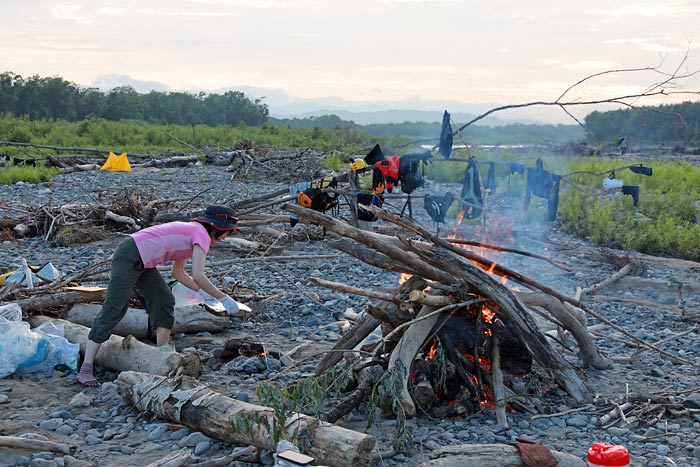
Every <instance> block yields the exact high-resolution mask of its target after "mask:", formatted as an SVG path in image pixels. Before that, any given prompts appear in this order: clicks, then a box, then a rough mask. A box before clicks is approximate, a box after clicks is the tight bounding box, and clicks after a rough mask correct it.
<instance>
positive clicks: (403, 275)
mask: <svg viewBox="0 0 700 467" xmlns="http://www.w3.org/2000/svg"><path fill="white" fill-rule="evenodd" d="M411 277H413V274H408V273H407V272H402V273H401V276H399V284H403V283H404V282H406V281H407V280H409V279H410V278H411Z"/></svg>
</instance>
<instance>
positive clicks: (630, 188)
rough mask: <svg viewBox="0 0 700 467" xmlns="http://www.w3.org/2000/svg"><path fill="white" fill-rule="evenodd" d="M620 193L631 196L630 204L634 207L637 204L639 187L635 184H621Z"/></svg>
mask: <svg viewBox="0 0 700 467" xmlns="http://www.w3.org/2000/svg"><path fill="white" fill-rule="evenodd" d="M622 194H623V195H629V196H631V197H632V204H633V205H634V207H635V208H636V207H637V205H639V187H638V186H636V185H623V186H622Z"/></svg>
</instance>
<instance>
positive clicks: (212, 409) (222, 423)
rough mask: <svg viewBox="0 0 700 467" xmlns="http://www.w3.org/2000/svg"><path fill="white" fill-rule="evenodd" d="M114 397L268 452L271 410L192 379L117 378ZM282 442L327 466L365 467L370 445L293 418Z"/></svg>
mask: <svg viewBox="0 0 700 467" xmlns="http://www.w3.org/2000/svg"><path fill="white" fill-rule="evenodd" d="M119 392H120V393H121V395H122V398H123V399H124V401H125V402H127V403H129V404H132V405H133V406H134V407H135V408H136V409H138V410H140V411H142V412H144V413H154V414H156V415H157V416H159V417H161V418H164V419H166V420H170V421H173V422H176V423H180V424H183V425H186V426H187V427H189V428H191V429H193V431H201V432H202V433H204V434H205V435H207V436H211V437H213V438H216V439H219V440H221V441H224V442H227V443H235V444H243V445H253V446H256V447H259V448H263V449H267V450H270V451H274V450H275V448H276V442H275V440H274V439H275V437H274V434H275V433H274V432H273V429H272V427H274V426H275V410H274V409H273V408H270V407H263V406H259V405H254V404H249V403H246V402H241V401H239V400H236V399H233V398H231V397H227V396H224V395H222V394H219V393H217V392H214V391H212V390H210V389H208V388H207V387H206V386H203V385H200V384H199V383H198V382H197V381H196V380H194V379H193V378H188V377H178V378H163V377H158V376H155V375H149V374H144V373H138V372H133V371H126V372H122V373H121V374H120V375H119ZM282 431H283V432H282V433H279V434H280V435H281V437H282V438H283V439H287V440H290V441H294V440H297V439H298V438H299V437H301V436H303V438H304V440H305V441H306V442H308V443H310V444H309V445H307V448H308V449H307V453H308V454H309V455H310V456H313V457H315V458H316V461H317V462H318V463H321V464H327V465H330V466H338V467H349V466H357V467H361V466H369V465H371V452H372V450H373V449H374V446H375V443H376V440H375V438H374V437H373V436H370V435H367V434H364V433H358V432H356V431H352V430H348V429H346V428H342V427H339V426H335V425H331V424H329V423H325V422H321V421H319V420H317V419H315V418H313V417H309V416H306V415H303V414H297V415H295V416H293V417H291V418H290V419H288V420H287V421H286V423H284V427H283V428H282Z"/></svg>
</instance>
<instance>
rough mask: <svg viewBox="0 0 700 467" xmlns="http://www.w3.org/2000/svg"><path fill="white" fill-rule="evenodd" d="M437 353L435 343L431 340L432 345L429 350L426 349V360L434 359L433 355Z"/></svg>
mask: <svg viewBox="0 0 700 467" xmlns="http://www.w3.org/2000/svg"><path fill="white" fill-rule="evenodd" d="M436 355H437V345H435V343H434V342H433V345H432V346H431V347H430V350H429V351H428V360H434V359H435V356H436Z"/></svg>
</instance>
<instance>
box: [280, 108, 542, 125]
mask: <svg viewBox="0 0 700 467" xmlns="http://www.w3.org/2000/svg"><path fill="white" fill-rule="evenodd" d="M323 115H337V116H338V117H340V118H341V119H343V120H348V121H353V122H355V123H357V124H358V125H372V124H381V123H404V122H421V123H440V122H442V112H441V111H430V110H399V109H391V110H376V111H367V112H357V111H352V110H343V109H338V108H336V109H330V108H329V109H318V110H310V111H306V112H302V113H299V114H292V113H288V114H283V113H280V112H278V111H275V109H270V116H272V117H275V118H311V117H321V116H323ZM450 117H451V118H452V120H453V122H456V123H457V124H458V125H459V124H462V123H466V122H469V121H471V120H472V119H474V117H476V115H475V114H471V113H461V112H458V113H450ZM511 123H515V122H512V121H508V120H503V119H500V118H498V117H494V116H492V115H489V116H488V117H486V118H484V119H483V120H479V122H478V124H479V125H489V126H503V125H509V124H511ZM518 123H525V122H518ZM529 123H541V122H533V121H531V122H529Z"/></svg>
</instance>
